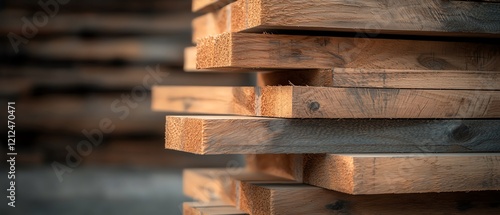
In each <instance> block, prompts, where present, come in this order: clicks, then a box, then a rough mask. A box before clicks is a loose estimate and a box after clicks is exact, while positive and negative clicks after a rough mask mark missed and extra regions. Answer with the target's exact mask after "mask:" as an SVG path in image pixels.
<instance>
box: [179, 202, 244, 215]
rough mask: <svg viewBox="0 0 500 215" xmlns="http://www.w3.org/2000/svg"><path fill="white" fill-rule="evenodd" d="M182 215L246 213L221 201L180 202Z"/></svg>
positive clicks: (234, 214) (231, 214) (232, 214)
mask: <svg viewBox="0 0 500 215" xmlns="http://www.w3.org/2000/svg"><path fill="white" fill-rule="evenodd" d="M182 213H183V214H184V215H239V214H242V215H243V214H247V213H245V212H243V211H240V210H238V209H236V207H234V206H232V205H228V204H225V203H221V202H208V203H204V202H184V203H183V204H182Z"/></svg>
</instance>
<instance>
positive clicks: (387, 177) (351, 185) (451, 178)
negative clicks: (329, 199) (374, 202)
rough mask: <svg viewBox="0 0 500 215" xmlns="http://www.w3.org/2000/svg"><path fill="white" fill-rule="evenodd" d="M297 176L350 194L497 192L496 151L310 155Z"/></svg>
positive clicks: (498, 159) (499, 165)
mask: <svg viewBox="0 0 500 215" xmlns="http://www.w3.org/2000/svg"><path fill="white" fill-rule="evenodd" d="M303 177H304V182H305V183H308V184H312V185H315V186H319V187H324V188H327V189H331V190H337V191H341V192H345V193H350V194H387V193H425V192H458V191H482V190H500V153H482V154H479V153H472V154H458V153H454V154H430V153H424V154H343V155H333V154H332V155H311V156H307V159H305V161H304V176H303Z"/></svg>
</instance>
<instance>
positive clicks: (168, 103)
mask: <svg viewBox="0 0 500 215" xmlns="http://www.w3.org/2000/svg"><path fill="white" fill-rule="evenodd" d="M152 92H153V94H152V98H153V100H154V102H152V105H151V106H152V109H153V110H156V111H171V112H185V113H210V114H236V113H237V114H243V115H252V114H253V113H254V109H255V108H254V103H255V98H254V96H255V95H254V88H253V87H183V86H153V88H152Z"/></svg>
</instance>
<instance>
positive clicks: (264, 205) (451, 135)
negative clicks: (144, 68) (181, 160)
mask: <svg viewBox="0 0 500 215" xmlns="http://www.w3.org/2000/svg"><path fill="white" fill-rule="evenodd" d="M193 11H194V12H198V13H199V14H200V15H199V16H198V17H197V18H195V19H194V20H193V22H192V26H193V42H194V43H195V44H196V48H194V47H190V48H187V49H186V50H185V56H186V59H185V66H184V68H185V70H187V71H198V72H206V71H223V72H228V73H236V72H256V74H257V81H258V83H257V85H256V86H250V87H198V86H189V87H186V86H184V87H165V86H157V87H155V88H154V89H153V98H152V102H153V104H152V107H153V109H154V110H157V111H169V112H178V113H183V114H205V115H183V116H167V117H166V131H165V134H166V137H165V145H166V148H167V149H173V150H179V151H184V152H191V153H195V154H245V155H247V156H246V162H247V163H246V167H245V168H241V169H239V168H226V169H190V170H185V172H184V182H185V183H184V192H185V194H186V195H188V196H190V197H192V198H193V199H195V200H197V201H199V202H198V203H186V204H184V206H183V210H184V213H185V214H499V213H500V207H499V205H500V200H499V199H500V198H499V197H500V191H499V190H500V153H498V152H500V120H498V118H500V44H499V43H498V38H500V26H499V25H498V23H500V5H499V4H497V3H495V2H491V1H439V0H423V1H422V0H420V1H413V0H409V1H395V0H383V1H380V0H366V1H346V0H333V1H332V0H328V1H327V0H309V1H303V0H290V1H278V0H235V1H225V0H212V1H207V0H205V1H202V0H193Z"/></svg>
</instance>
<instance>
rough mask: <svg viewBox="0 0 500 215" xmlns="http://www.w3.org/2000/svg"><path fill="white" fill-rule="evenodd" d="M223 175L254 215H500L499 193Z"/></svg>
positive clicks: (241, 203)
mask: <svg viewBox="0 0 500 215" xmlns="http://www.w3.org/2000/svg"><path fill="white" fill-rule="evenodd" d="M202 171H206V170H202ZM217 171H221V170H220V169H218V170H217ZM222 171H223V172H224V170H222ZM192 172H193V174H197V173H199V172H200V171H199V170H193V171H192ZM222 175H224V176H222V177H215V178H213V180H214V181H218V180H220V179H222V178H230V180H232V181H234V182H236V183H235V184H238V187H237V189H236V190H237V192H233V193H232V194H233V195H234V196H233V198H234V199H235V200H237V201H236V205H235V207H236V208H238V209H239V210H241V211H244V212H246V213H249V214H256V215H260V214H266V215H269V214H339V215H340V214H422V213H425V214H496V213H498V212H499V211H500V208H498V204H500V202H499V200H498V196H499V195H500V192H498V191H483V192H468V193H466V192H456V193H428V194H399V195H360V196H355V195H349V194H344V193H340V192H336V191H331V190H326V189H323V188H319V187H314V186H310V185H305V184H300V183H297V182H294V181H290V180H263V179H259V177H258V174H255V173H249V174H248V175H252V177H256V176H257V177H256V178H254V179H252V180H245V179H238V178H236V177H234V176H233V175H234V174H230V173H227V172H226V173H223V174H222ZM185 180H186V179H185ZM195 183H196V184H199V182H196V181H195ZM219 183H224V182H223V181H220V182H219ZM195 187H197V186H195ZM198 188H199V189H203V187H198Z"/></svg>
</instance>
